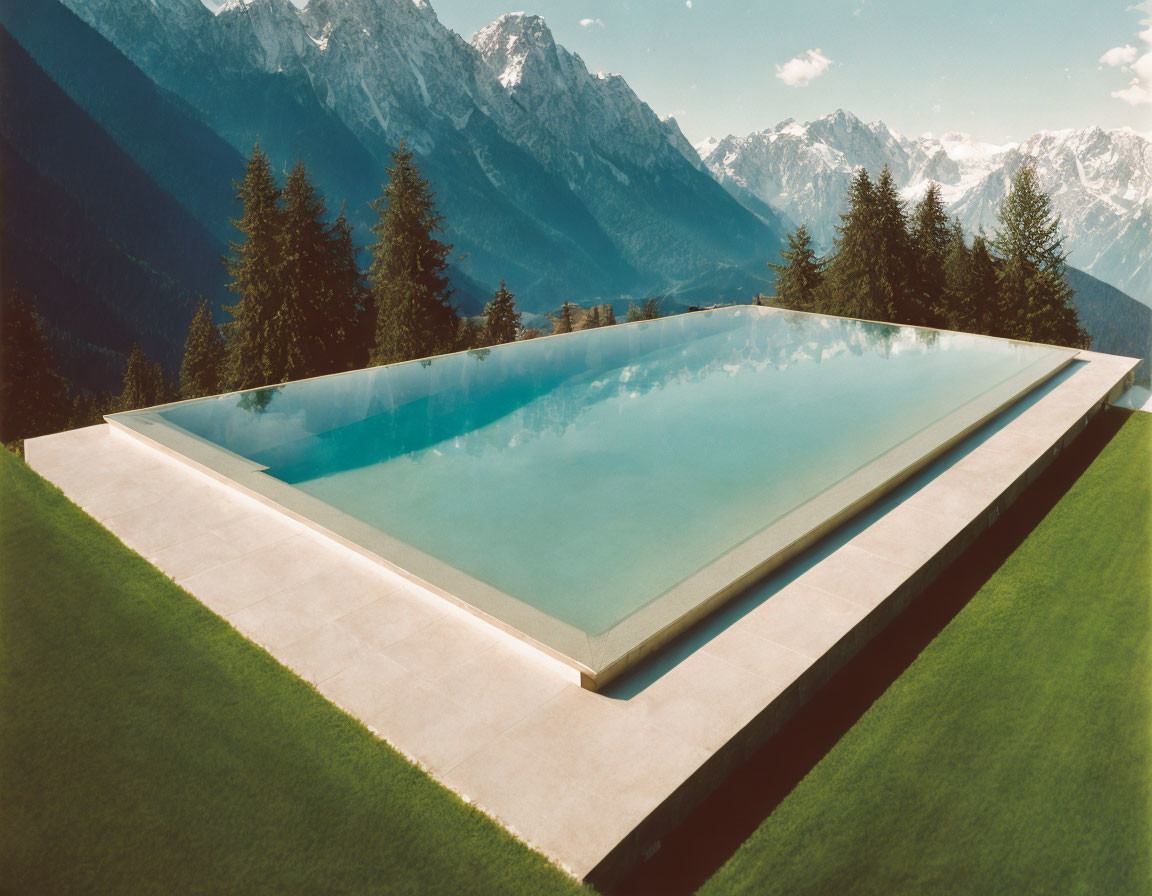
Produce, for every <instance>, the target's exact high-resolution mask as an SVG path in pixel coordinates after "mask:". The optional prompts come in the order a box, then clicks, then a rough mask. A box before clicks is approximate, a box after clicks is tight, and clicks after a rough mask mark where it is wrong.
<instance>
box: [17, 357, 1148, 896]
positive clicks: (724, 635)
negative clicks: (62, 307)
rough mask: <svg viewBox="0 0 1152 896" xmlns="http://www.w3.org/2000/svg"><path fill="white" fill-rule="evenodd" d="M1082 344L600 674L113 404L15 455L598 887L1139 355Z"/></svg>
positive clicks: (1080, 418)
mask: <svg viewBox="0 0 1152 896" xmlns="http://www.w3.org/2000/svg"><path fill="white" fill-rule="evenodd" d="M1079 358H1080V360H1081V363H1079V364H1078V365H1076V367H1075V369H1073V370H1069V371H1068V372H1066V374H1063V375H1061V376H1059V377H1057V378H1056V380H1054V381H1053V382H1052V383H1050V384H1048V385H1047V386H1045V387H1043V388H1042V390H1040V391H1041V393H1042V397H1040V398H1039V399H1038V400H1032V401H1030V402H1029V401H1026V402H1024V403H1023V404H1025V405H1026V407H1025V408H1024V409H1023V410H1022V411H1019V412H1015V413H1013V412H1009V414H1010V415H1011V416H1013V419H1011V421H1010V422H1008V423H1007V424H1003V425H1000V426H999V428H998V430H996V431H994V432H992V433H991V434H988V433H984V434H983V435H982V436H977V437H975V438H974V440H973V441H974V442H976V443H978V444H976V445H975V447H966V448H964V450H963V451H961V450H960V449H957V451H958V452H959V453H960V455H961V456H959V457H958V458H952V459H947V460H946V461H941V462H938V463H937V464H936V466H935V467H934V468H933V469H932V470H931V471H930V472H931V475H930V476H929V475H923V476H921V477H919V481H917V482H914V483H913V484H910V485H906V486H904V487H903V489H902V492H901V493H900V494H899V496H898V497H894V498H893V499H892V500H891V501H889V505H890V506H886V507H884V508H882V510H880V511H878V512H875V513H873V514H872V517H871V518H868V519H866V520H865V521H863V522H857V523H852V524H849V525H847V526H846V527H845V528H844V529H843V530H842V531H840V532H838V533H833V535H832V536H830V537H829V538H828V539H825V542H824V543H822V545H821V546H820V547H819V550H818V551H816V552H815V554H814V556H809V557H807V558H802V559H801V560H800V561H797V562H796V563H794V564H793V565H792V566H790V567H788V568H787V569H786V570H784V571H782V572H780V573H778V574H776V575H774V576H773V577H772V579H770V580H769V581H767V582H765V583H763V584H762V585H760V586H758V587H757V588H756V589H754V591H753V592H752V593H751V594H750V595H749V596H748V597H747V598H746V599H743V600H738V601H737V602H736V603H735V604H734V605H732V606H731V607H728V608H724V609H722V610H721V611H720V612H718V613H717V614H716V615H715V618H709V619H706V620H705V621H704V622H703V623H702V624H701V625H700V626H698V628H697V629H695V630H693V631H692V632H690V633H689V634H688V635H687V636H686V637H684V638H682V639H680V641H677V642H674V643H673V644H672V645H671V646H670V647H669V648H667V649H666V650H664V651H663V652H661V653H660V654H658V655H657V656H656V657H654V658H653V659H652V660H651V661H649V663H648V664H647V665H645V666H642V667H641V668H640V669H639V670H637V671H636V672H633V673H630V674H629V675H628V676H625V678H624V679H622V680H621V681H620V682H618V684H617V685H615V686H610V687H609V689H608V691H607V693H600V694H598V693H594V692H591V691H587V690H583V689H582V688H580V687H579V686H577V685H576V684H574V683H573V682H572V679H571V675H570V670H568V669H567V668H565V667H563V666H561V664H559V663H558V662H557V661H556V660H554V659H551V658H550V657H548V656H546V655H544V654H543V653H540V652H538V651H536V650H534V649H532V648H531V647H530V646H528V645H526V644H525V643H523V642H521V641H520V640H518V639H516V638H514V637H512V636H510V635H508V634H507V633H505V632H503V631H500V630H499V629H497V628H496V627H494V626H492V625H490V624H488V623H486V622H484V621H483V620H481V619H478V618H476V617H474V616H472V615H471V614H469V613H468V612H466V611H464V610H462V609H460V608H459V607H457V606H455V605H453V604H451V603H449V602H448V601H446V600H445V599H443V598H442V597H439V596H437V595H435V594H432V593H430V592H428V591H425V590H423V589H421V588H420V587H418V586H417V585H415V584H413V583H412V582H410V581H408V580H407V579H405V578H403V577H401V576H399V575H397V574H396V573H394V572H392V571H390V570H389V569H387V568H385V567H383V566H381V565H379V564H376V563H373V562H372V561H371V560H369V559H367V558H365V557H364V556H362V555H361V554H359V553H357V552H354V551H352V550H350V549H348V548H347V547H344V546H342V545H341V544H339V543H337V542H335V541H333V540H331V539H328V538H326V537H325V536H323V535H321V534H320V533H317V532H315V531H313V530H311V529H310V528H308V527H307V526H305V525H303V524H301V523H300V522H297V521H295V520H291V519H289V518H287V517H285V516H284V515H283V514H281V513H279V512H277V511H276V510H273V509H271V508H269V507H267V506H265V505H264V504H262V503H260V502H258V501H257V500H255V499H253V498H251V497H249V496H247V495H244V494H241V493H239V492H237V491H235V490H234V489H232V488H230V487H229V486H227V485H225V484H223V483H221V482H219V481H217V480H215V479H213V478H211V477H209V476H207V475H206V474H204V473H203V472H201V471H199V470H197V469H193V468H192V467H190V466H189V465H187V464H184V463H182V462H181V461H179V460H177V459H174V458H172V457H169V456H167V455H165V454H163V453H161V452H159V451H157V450H155V449H153V448H151V447H149V446H148V445H146V444H144V443H142V442H140V441H137V440H136V439H134V438H133V437H132V436H130V435H128V434H126V433H123V432H114V431H112V430H111V429H110V428H109V427H108V426H107V425H106V424H105V425H100V426H94V427H88V428H86V429H81V430H74V431H72V432H67V433H60V434H57V435H52V436H46V437H43V438H39V439H30V440H28V442H26V443H25V451H26V456H27V458H28V462H29V463H30V464H31V466H32V467H33V468H34V469H36V470H37V471H38V472H39V473H40V474H41V475H43V476H44V477H45V478H47V479H49V480H50V481H52V482H54V483H55V484H56V485H58V486H59V487H60V488H61V489H63V491H64V492H65V493H66V494H67V495H68V496H69V497H70V498H72V500H74V501H76V502H77V503H78V504H79V505H80V506H81V507H83V508H84V509H85V510H86V511H87V512H88V513H90V514H91V515H92V516H94V517H95V518H96V519H98V520H100V521H101V522H102V523H103V524H104V525H105V526H107V527H108V528H109V529H110V530H111V531H112V532H114V533H115V534H116V535H117V536H118V537H119V538H120V539H121V540H122V541H123V542H124V543H125V544H126V545H128V546H129V547H130V548H132V549H133V550H136V551H137V552H139V553H140V554H142V555H143V556H144V557H146V558H147V559H148V560H149V561H151V562H152V563H153V564H155V565H156V566H157V567H158V568H160V569H161V570H163V571H164V572H165V573H167V574H168V575H169V576H171V577H172V578H173V579H174V580H175V581H176V582H177V583H178V584H180V585H181V586H183V587H184V588H185V589H186V590H188V591H189V592H190V593H191V594H193V595H194V596H195V597H197V598H198V599H199V600H201V601H202V602H203V603H204V604H205V605H206V606H208V607H209V608H211V609H212V610H213V611H214V612H216V613H218V614H219V615H220V616H222V617H224V618H225V619H227V620H228V621H229V622H230V623H231V624H232V625H234V626H235V627H236V628H237V629H238V630H239V631H240V632H241V633H243V634H244V635H245V636H246V637H248V638H250V639H252V640H253V641H255V642H257V643H259V644H261V645H263V646H264V647H265V648H266V649H267V650H269V652H271V653H272V654H273V655H274V656H275V657H276V658H277V659H278V660H279V661H280V662H281V663H283V664H284V665H285V666H287V667H288V668H290V669H292V670H293V671H294V672H296V674H298V675H300V676H301V677H302V678H304V679H306V680H307V681H309V682H311V683H312V684H314V685H315V686H316V687H317V688H318V689H319V691H320V692H321V693H322V694H324V695H325V696H326V697H327V698H328V699H329V700H331V701H332V702H334V703H336V704H337V705H339V706H341V707H342V708H344V709H345V710H346V711H348V712H349V713H351V714H352V715H354V716H356V717H357V718H359V719H360V720H361V721H363V722H364V723H365V724H366V725H368V726H369V727H370V728H371V729H372V730H373V731H374V732H376V733H377V734H378V735H379V736H381V737H383V738H385V739H387V740H388V741H389V742H390V743H391V744H392V745H393V746H395V747H396V748H397V749H399V750H400V751H402V752H403V753H405V754H406V755H407V756H409V757H410V758H412V759H413V760H415V761H417V762H419V763H420V764H421V765H422V766H423V767H425V768H426V769H427V770H428V772H429V773H430V774H432V775H433V776H434V777H435V778H437V779H438V780H439V781H441V782H443V783H444V784H445V785H447V786H448V787H451V788H452V789H453V790H455V791H457V792H458V793H460V794H462V795H464V796H465V797H467V798H468V799H470V800H472V801H473V802H475V803H476V804H477V805H478V806H480V807H481V808H482V809H484V810H485V811H486V812H488V813H489V814H490V815H492V816H493V817H494V818H496V819H497V820H498V821H500V822H501V823H502V824H504V825H505V826H506V827H508V828H509V829H510V830H512V831H513V832H514V833H515V834H516V835H517V836H519V837H521V838H522V839H524V840H525V841H526V842H528V843H529V844H531V845H533V846H535V847H536V848H537V849H539V850H541V851H542V852H544V853H545V854H546V855H548V856H549V857H550V858H551V859H552V860H553V861H555V862H556V863H557V864H559V865H560V866H561V867H563V868H565V869H566V870H568V871H569V872H570V873H571V874H573V875H574V876H576V877H578V878H581V879H586V878H591V879H592V880H593V881H594V882H597V883H601V884H603V883H607V882H610V881H612V880H614V879H617V878H618V877H619V876H621V875H622V874H624V873H625V872H626V871H627V869H628V868H629V867H630V866H631V865H632V864H633V863H634V862H635V861H636V860H637V859H638V858H639V857H640V856H641V855H644V854H649V853H650V851H651V850H652V849H653V848H654V846H655V845H656V844H658V842H659V839H660V837H662V836H663V835H664V834H665V833H666V832H667V831H668V830H669V829H670V828H671V827H672V826H673V825H674V824H675V823H676V821H677V820H678V819H679V818H681V817H683V814H684V813H685V812H687V811H688V810H689V809H690V808H691V807H692V806H693V805H695V804H696V803H697V802H699V800H701V799H703V797H705V796H706V795H707V794H708V793H709V792H710V791H711V790H712V789H713V788H714V787H715V786H717V785H718V784H719V782H720V781H721V780H723V777H724V776H725V775H726V774H727V772H728V771H729V770H730V769H731V768H732V767H734V766H735V765H736V764H737V763H738V762H739V761H741V760H742V759H743V758H744V757H745V756H747V755H749V754H750V753H751V752H752V751H753V750H754V749H755V748H756V747H758V746H759V745H760V744H761V743H763V741H764V740H765V739H766V738H767V737H769V736H770V735H771V734H772V733H774V732H775V731H776V730H777V729H778V728H779V727H780V726H781V725H782V724H783V723H784V722H785V721H787V719H788V718H789V717H790V716H791V715H792V713H794V712H795V710H796V709H797V708H798V707H799V706H800V705H802V703H803V701H804V700H805V699H806V698H807V697H808V696H809V695H811V694H812V693H813V692H814V691H815V690H816V689H817V688H818V687H819V686H820V685H822V684H823V683H824V682H825V681H827V679H828V678H829V677H830V676H831V675H832V674H833V673H834V672H835V671H836V670H837V669H839V668H840V667H841V666H842V665H843V664H844V663H845V662H847V660H848V659H849V658H850V657H851V656H852V655H853V654H854V653H855V652H856V651H857V650H858V649H859V648H860V647H861V646H862V645H863V644H864V643H866V642H867V641H868V639H870V638H871V637H872V636H873V635H875V633H876V632H877V631H879V629H880V628H881V627H882V626H883V625H884V624H885V623H886V622H887V621H888V620H889V619H890V618H892V616H894V615H895V614H896V613H898V612H899V610H900V609H902V608H903V606H905V605H906V604H907V603H908V602H909V601H910V600H912V599H913V598H914V597H915V596H916V595H917V594H918V593H919V592H920V591H921V590H922V589H923V588H924V587H925V586H926V585H927V584H928V583H929V582H930V581H931V580H932V579H933V578H934V577H935V576H937V575H938V574H939V573H940V572H941V571H943V570H944V569H945V568H946V567H947V565H948V564H949V563H950V562H951V561H952V560H954V559H955V557H956V556H958V555H959V553H960V552H961V551H963V550H964V549H965V548H966V547H967V546H968V544H970V543H971V541H972V540H973V539H974V538H975V537H976V536H977V535H978V534H979V532H980V531H982V530H983V529H984V528H986V527H987V526H988V525H990V524H991V523H992V522H993V521H994V520H995V518H996V517H997V516H998V515H999V513H1000V512H1001V511H1002V509H1003V507H1004V506H1006V504H1007V503H1008V502H1010V501H1011V500H1012V499H1014V498H1015V497H1016V496H1017V495H1018V494H1019V493H1020V491H1021V490H1022V489H1023V488H1024V487H1026V485H1027V484H1028V483H1029V482H1030V481H1031V480H1032V479H1034V478H1035V476H1036V475H1038V474H1039V472H1040V470H1041V469H1042V468H1043V467H1044V466H1045V465H1046V464H1047V463H1048V462H1050V461H1051V459H1052V458H1053V457H1054V456H1055V455H1056V453H1058V451H1059V450H1060V448H1061V447H1062V446H1063V445H1064V444H1066V443H1067V442H1068V441H1069V440H1070V439H1071V438H1073V437H1074V436H1075V434H1076V433H1077V432H1079V431H1080V429H1082V428H1083V426H1084V425H1085V423H1086V421H1087V419H1088V418H1089V417H1090V416H1091V415H1092V414H1093V413H1095V411H1096V410H1098V409H1099V408H1100V407H1101V406H1102V404H1103V403H1104V402H1105V401H1106V400H1109V399H1114V398H1116V397H1118V396H1119V395H1120V394H1122V392H1123V391H1124V388H1125V386H1124V384H1125V382H1126V381H1127V380H1128V379H1130V378H1131V371H1132V370H1133V369H1134V367H1135V365H1136V363H1137V362H1135V361H1132V360H1130V359H1121V358H1114V357H1111V356H1108V355H1099V354H1096V353H1091V352H1084V353H1081V355H1080V356H1079ZM962 447H963V446H962ZM956 453H957V452H953V454H956Z"/></svg>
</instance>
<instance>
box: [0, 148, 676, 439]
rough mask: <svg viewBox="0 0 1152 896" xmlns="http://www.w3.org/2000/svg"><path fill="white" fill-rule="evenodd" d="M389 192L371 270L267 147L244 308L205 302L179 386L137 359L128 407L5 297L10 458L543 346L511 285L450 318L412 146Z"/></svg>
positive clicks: (583, 312)
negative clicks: (24, 443)
mask: <svg viewBox="0 0 1152 896" xmlns="http://www.w3.org/2000/svg"><path fill="white" fill-rule="evenodd" d="M391 158H392V167H391V168H389V169H388V174H389V180H388V183H387V184H385V185H384V186H383V188H382V195H381V196H380V198H379V199H377V200H376V202H374V203H373V205H372V207H373V209H374V210H375V211H376V213H377V220H376V223H375V224H374V226H373V227H372V234H373V236H374V237H375V241H374V242H373V244H372V246H371V249H370V252H371V263H370V265H369V267H368V268H367V270H366V271H362V270H361V269H360V267H359V263H358V255H359V252H360V250H359V249H358V248H357V247H356V245H355V243H354V241H353V238H352V226H351V224H350V223H349V221H348V218H347V216H346V214H345V212H344V209H343V208H342V209H341V210H340V213H339V214H338V215H336V217H335V218H334V219H332V220H329V216H328V209H327V201H326V199H325V198H324V197H323V196H322V195H321V194H320V193H319V192H318V191H317V189H316V187H315V186H314V184H313V183H312V181H311V178H310V176H309V174H308V171H307V168H306V167H305V165H304V164H303V163H302V162H299V161H298V162H297V163H296V165H295V166H294V167H293V168H292V170H291V171H290V172H288V174H287V175H286V177H285V180H284V185H283V187H281V186H280V184H279V183H278V182H277V179H276V176H275V174H274V172H273V170H272V165H271V162H270V160H269V158H268V156H267V154H265V153H264V152H263V151H262V150H261V149H260V147H259V145H258V144H257V145H256V146H255V147H254V148H253V151H252V156H251V158H250V159H249V161H248V164H247V167H246V169H245V173H244V177H243V180H241V181H240V182H239V183H236V184H235V187H236V198H237V200H238V201H239V203H240V206H241V214H240V217H239V218H237V219H236V220H234V221H233V224H234V226H235V227H236V229H237V231H238V238H237V239H236V240H234V241H232V243H231V244H230V246H229V251H228V253H227V255H226V256H225V257H224V259H223V263H224V265H225V267H226V269H227V272H228V275H229V284H228V286H229V289H230V290H231V291H232V292H233V293H234V294H235V295H236V297H237V301H236V303H235V304H233V305H226V306H224V311H225V312H226V313H227V315H228V318H229V319H228V320H227V321H226V322H225V323H223V324H222V325H220V324H217V322H216V320H215V317H214V315H213V313H212V309H211V307H210V306H209V304H208V302H207V301H205V300H201V302H200V304H199V306H198V307H197V309H196V311H195V314H194V315H193V318H192V321H191V324H190V326H189V330H188V335H187V338H186V340H185V345H184V354H183V359H182V361H181V365H180V370H179V374H178V376H177V377H176V378H172V377H170V376H169V375H168V374H167V373H166V371H164V369H163V368H162V367H161V365H160V364H159V363H158V362H155V361H152V360H151V359H150V358H148V357H147V355H146V354H145V353H144V352H143V351H142V350H141V349H140V348H139V347H138V346H134V347H133V348H132V351H131V353H130V354H129V356H128V360H127V363H126V365H125V369H124V377H123V386H122V389H121V391H120V393H119V394H117V395H112V396H97V395H92V394H91V393H88V392H79V393H76V394H71V392H72V390H71V389H70V388H69V385H68V383H67V382H66V381H65V380H64V378H63V377H62V376H61V375H60V373H59V368H58V367H57V365H56V362H55V358H54V356H53V352H52V348H51V343H50V340H49V335H48V330H47V327H46V325H45V324H44V321H43V320H42V319H40V318H39V317H38V315H37V314H36V312H35V309H34V308H33V307H32V306H31V304H30V303H29V302H27V301H25V300H24V299H23V298H22V297H21V295H20V294H19V291H18V290H16V289H14V288H10V287H9V285H7V284H6V285H5V289H4V295H3V321H4V328H3V343H2V345H0V358H2V363H3V369H2V370H0V376H2V378H0V441H3V442H4V443H5V444H9V443H12V442H14V441H17V440H20V439H24V438H31V437H33V436H36V435H41V434H44V433H48V432H55V431H58V430H60V429H65V428H73V427H76V426H84V425H88V424H92V423H98V422H100V421H101V419H102V416H103V415H104V414H106V413H113V412H118V411H125V410H133V409H136V408H142V407H150V406H153V405H157V404H163V403H165V402H168V401H173V400H176V399H177V398H185V399H186V398H200V397H203V396H207V395H216V394H219V393H221V392H226V391H236V390H241V389H248V388H253V387H257V386H264V385H270V384H275V383H283V382H287V381H289V380H296V379H303V378H307V377H312V376H322V375H324V374H329V373H338V372H340V371H345V370H355V369H358V368H361V367H365V366H368V365H375V364H390V363H396V362H399V361H407V360H412V359H414V358H423V357H427V356H429V355H434V354H440V353H444V352H450V351H461V350H465V349H470V348H480V347H483V346H489V345H499V344H501V343H506V342H512V341H515V340H519V339H530V338H534V337H536V336H540V335H543V333H542V331H541V330H540V329H538V328H528V327H525V326H524V325H523V323H522V320H521V314H520V312H519V311H518V310H517V308H516V303H515V295H514V294H513V293H512V292H511V291H509V290H508V288H507V285H506V284H505V282H504V281H503V280H502V281H501V282H500V288H499V289H497V290H496V292H495V294H494V295H493V296H492V300H491V301H490V302H489V303H488V304H487V306H486V307H485V309H484V317H483V323H479V322H477V321H474V320H470V319H468V318H467V317H462V316H460V314H459V309H458V308H457V307H456V306H455V305H453V304H452V301H451V299H452V294H453V288H452V284H451V282H450V280H449V277H448V274H447V272H448V268H449V266H450V263H451V262H450V254H451V252H452V246H451V245H450V244H447V243H444V242H443V241H442V240H440V239H439V235H440V234H441V233H443V231H444V217H443V216H442V215H440V214H439V213H438V212H437V210H436V205H435V198H434V194H433V193H432V190H431V186H430V184H429V182H428V181H427V180H426V179H425V178H423V177H422V176H421V174H420V171H419V168H418V166H417V164H416V161H415V159H414V157H413V154H412V152H411V151H410V150H408V149H407V147H406V145H405V144H404V143H403V142H402V143H401V144H400V148H399V149H398V150H397V151H396V152H394V153H393V154H392V157H391ZM661 303H662V299H660V298H652V299H648V300H647V301H645V302H644V303H642V304H641V305H639V306H636V305H630V306H629V310H628V320H629V321H632V320H650V319H653V318H656V317H659V316H661V313H662V311H661ZM549 318H550V322H551V325H552V332H553V333H567V332H572V331H573V330H575V329H591V328H594V327H599V326H610V325H612V324H615V323H616V316H615V313H614V311H613V309H612V306H611V304H605V305H598V306H594V307H592V308H589V309H585V308H582V307H581V306H579V305H576V304H574V303H571V302H565V303H564V304H563V306H562V308H561V310H560V312H559V314H556V315H550V316H549Z"/></svg>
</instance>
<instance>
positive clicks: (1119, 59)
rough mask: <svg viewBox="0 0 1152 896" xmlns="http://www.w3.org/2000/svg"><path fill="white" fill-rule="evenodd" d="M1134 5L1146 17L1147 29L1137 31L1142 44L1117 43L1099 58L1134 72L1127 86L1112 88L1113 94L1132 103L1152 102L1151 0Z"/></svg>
mask: <svg viewBox="0 0 1152 896" xmlns="http://www.w3.org/2000/svg"><path fill="white" fill-rule="evenodd" d="M1132 9H1138V10H1141V11H1143V13H1144V18H1142V19H1141V20H1140V24H1141V25H1142V26H1143V28H1144V30H1143V31H1140V32H1139V33H1137V35H1136V39H1137V40H1138V41H1140V43H1142V44H1143V47H1142V48H1140V49H1137V48H1136V47H1131V46H1123V47H1114V48H1113V49H1111V50H1109V51H1108V52H1107V53H1105V54H1104V55H1103V56H1101V57H1100V61H1101V62H1103V63H1105V64H1106V65H1119V66H1122V67H1123V69H1122V70H1123V71H1127V72H1131V73H1132V80H1131V81H1129V82H1128V86H1127V87H1125V88H1123V89H1122V90H1113V91H1112V96H1114V97H1116V99H1118V100H1123V101H1124V102H1126V103H1128V104H1129V105H1131V106H1144V105H1148V106H1152V0H1143V2H1141V3H1137V4H1136V5H1135V6H1133V7H1132ZM1137 54H1139V55H1137ZM1114 60H1115V61H1114Z"/></svg>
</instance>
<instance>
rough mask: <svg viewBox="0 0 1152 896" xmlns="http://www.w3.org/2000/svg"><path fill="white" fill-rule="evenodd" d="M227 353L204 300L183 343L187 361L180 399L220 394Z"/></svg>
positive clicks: (182, 371) (182, 377) (182, 365)
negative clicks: (221, 377)
mask: <svg viewBox="0 0 1152 896" xmlns="http://www.w3.org/2000/svg"><path fill="white" fill-rule="evenodd" d="M224 352H225V348H224V338H223V337H222V336H221V335H220V328H219V327H217V326H216V322H215V321H214V320H213V319H212V312H211V311H209V310H208V303H207V302H206V301H203V300H202V301H201V302H200V305H199V306H198V307H197V308H196V314H195V315H193V317H192V324H191V326H190V327H189V328H188V338H187V339H186V340H185V341H184V360H183V361H182V362H181V364H180V397H181V398H202V397H203V396H205V395H216V394H217V393H219V392H220V374H221V370H222V368H223V366H224Z"/></svg>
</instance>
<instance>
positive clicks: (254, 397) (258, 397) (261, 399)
mask: <svg viewBox="0 0 1152 896" xmlns="http://www.w3.org/2000/svg"><path fill="white" fill-rule="evenodd" d="M283 391H284V386H282V385H281V386H266V387H264V388H263V389H252V390H250V391H248V392H241V393H240V400H239V401H237V403H236V407H238V408H240V410H242V411H248V413H250V414H263V413H264V412H265V411H267V410H268V405H270V404H271V403H272V399H273V398H275V397H276V395H277V394H279V393H280V392H283Z"/></svg>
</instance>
